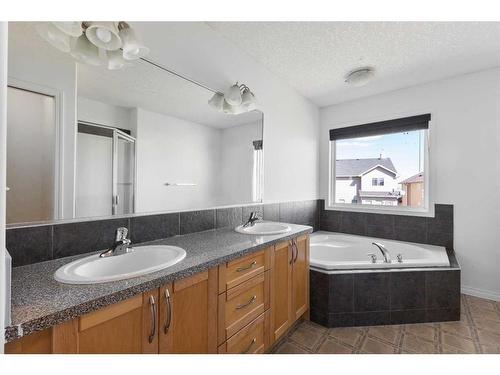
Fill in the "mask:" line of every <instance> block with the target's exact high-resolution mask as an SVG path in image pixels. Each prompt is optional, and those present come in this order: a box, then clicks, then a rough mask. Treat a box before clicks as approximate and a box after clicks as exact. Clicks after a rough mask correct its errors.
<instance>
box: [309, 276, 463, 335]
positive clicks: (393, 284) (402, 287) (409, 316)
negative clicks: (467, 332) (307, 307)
mask: <svg viewBox="0 0 500 375" xmlns="http://www.w3.org/2000/svg"><path fill="white" fill-rule="evenodd" d="M310 285H311V292H310V293H311V321H313V322H315V323H318V324H321V325H323V326H325V327H355V326H369V325H370V326H371V325H390V324H408V323H422V322H438V321H452V320H459V319H460V269H459V268H458V267H443V268H440V267H436V268H429V269H419V270H398V269H392V270H383V271H382V270H381V271H370V272H360V271H351V272H339V273H333V274H326V273H322V272H318V271H315V270H311V272H310Z"/></svg>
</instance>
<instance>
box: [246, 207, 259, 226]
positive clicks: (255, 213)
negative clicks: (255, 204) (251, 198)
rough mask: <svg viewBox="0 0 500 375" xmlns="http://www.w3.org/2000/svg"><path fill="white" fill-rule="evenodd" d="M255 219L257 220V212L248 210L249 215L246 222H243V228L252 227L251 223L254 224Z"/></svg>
mask: <svg viewBox="0 0 500 375" xmlns="http://www.w3.org/2000/svg"><path fill="white" fill-rule="evenodd" d="M257 220H259V217H258V216H257V212H255V211H252V212H250V217H249V218H248V220H247V222H246V223H245V224H243V228H246V227H253V225H254V224H255V222H256V221H257Z"/></svg>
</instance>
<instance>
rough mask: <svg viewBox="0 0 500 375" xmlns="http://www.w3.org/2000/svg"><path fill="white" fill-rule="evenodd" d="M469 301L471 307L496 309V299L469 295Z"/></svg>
mask: <svg viewBox="0 0 500 375" xmlns="http://www.w3.org/2000/svg"><path fill="white" fill-rule="evenodd" d="M466 298H467V303H468V304H469V308H471V309H473V308H474V309H475V308H482V309H486V310H495V301H491V300H487V299H484V298H479V297H474V296H467V297H466Z"/></svg>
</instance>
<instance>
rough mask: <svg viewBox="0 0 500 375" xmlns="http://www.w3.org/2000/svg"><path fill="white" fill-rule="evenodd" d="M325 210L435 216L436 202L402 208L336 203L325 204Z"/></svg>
mask: <svg viewBox="0 0 500 375" xmlns="http://www.w3.org/2000/svg"><path fill="white" fill-rule="evenodd" d="M325 210H331V211H348V212H363V213H372V214H385V215H404V216H422V217H434V204H431V205H430V208H402V207H394V208H392V207H390V206H370V205H363V206H361V207H359V206H358V205H354V204H348V203H346V204H342V203H335V204H333V205H327V206H325Z"/></svg>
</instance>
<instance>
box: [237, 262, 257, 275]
mask: <svg viewBox="0 0 500 375" xmlns="http://www.w3.org/2000/svg"><path fill="white" fill-rule="evenodd" d="M256 264H257V261H256V260H254V261H253V262H252V263H250V264H249V265H248V266H246V267H239V268H236V272H243V271H246V270H249V269H250V268H252V267H253V266H255V265H256Z"/></svg>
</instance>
